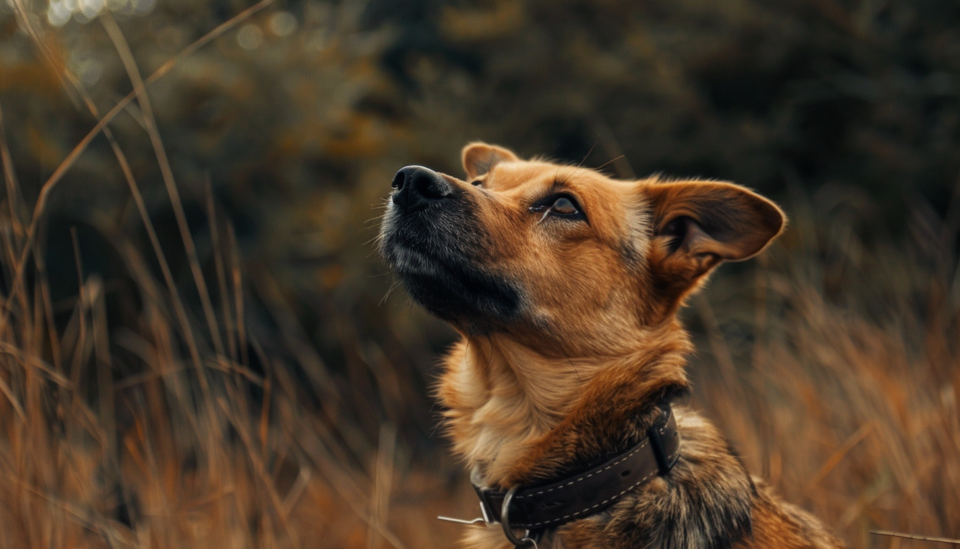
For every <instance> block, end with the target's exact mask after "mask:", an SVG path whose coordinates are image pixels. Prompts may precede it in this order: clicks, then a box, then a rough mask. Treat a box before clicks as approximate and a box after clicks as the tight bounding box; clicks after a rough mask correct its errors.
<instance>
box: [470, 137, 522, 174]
mask: <svg viewBox="0 0 960 549" xmlns="http://www.w3.org/2000/svg"><path fill="white" fill-rule="evenodd" d="M460 157H461V159H462V160H463V169H464V171H465V172H467V179H474V178H476V177H480V176H481V175H483V174H485V173H487V172H489V171H490V170H492V169H493V167H494V166H496V165H497V164H499V163H500V162H516V161H518V160H520V159H519V158H517V155H515V154H513V153H512V152H510V151H509V150H507V149H504V148H503V147H498V146H496V145H488V144H486V143H481V142H475V143H470V144H469V145H467V146H466V147H464V148H463V151H462V152H461V153H460Z"/></svg>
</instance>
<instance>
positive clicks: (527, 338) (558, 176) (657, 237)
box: [381, 143, 842, 549]
mask: <svg viewBox="0 0 960 549" xmlns="http://www.w3.org/2000/svg"><path fill="white" fill-rule="evenodd" d="M463 165H464V168H465V170H466V173H467V176H468V179H467V181H461V180H459V179H456V178H453V177H450V176H447V175H442V174H435V173H433V172H429V173H431V174H433V175H434V176H436V177H437V178H438V180H439V183H438V185H439V186H440V187H442V192H439V194H437V193H435V194H436V196H435V197H434V198H435V199H434V200H432V201H430V202H429V203H428V204H427V205H426V206H423V205H422V204H421V209H418V210H417V211H404V208H403V207H400V205H399V204H391V205H390V206H389V208H388V212H387V214H386V216H385V219H384V223H383V229H382V239H381V251H382V253H383V255H384V257H385V258H386V260H387V261H388V263H390V265H391V267H392V268H393V269H394V270H395V271H396V272H397V274H398V275H399V277H400V279H401V280H402V281H403V282H404V284H405V286H406V287H407V289H408V291H409V292H410V294H411V295H412V296H413V298H414V299H415V300H417V301H418V302H419V303H421V304H423V305H424V306H425V307H426V308H427V309H428V310H430V311H431V312H433V313H434V314H436V315H437V316H439V317H441V318H443V319H445V320H447V321H448V322H450V323H451V324H452V325H453V326H454V327H455V328H456V329H457V330H458V332H459V333H460V334H461V335H462V339H461V341H460V342H459V343H458V344H456V346H455V347H454V348H453V350H452V351H451V352H450V353H449V355H448V356H447V357H446V359H445V361H444V363H445V371H444V373H443V376H442V380H441V383H440V388H439V396H440V399H441V401H442V403H443V404H444V406H445V407H446V418H447V424H448V427H449V435H450V437H451V438H452V440H453V447H454V450H455V452H456V453H457V454H458V455H460V456H462V457H463V458H464V459H465V461H466V463H467V465H468V466H469V467H470V469H471V471H472V472H473V477H474V479H475V480H478V481H479V482H481V483H482V484H483V485H485V486H487V487H493V488H497V489H506V488H509V487H512V486H516V485H530V484H533V483H537V482H543V481H547V480H550V479H555V478H558V477H562V476H565V475H569V474H573V473H576V472H579V471H584V470H587V469H589V468H591V467H594V466H596V465H597V464H599V463H602V462H603V461H605V460H606V459H608V458H609V457H611V456H612V455H615V454H617V453H619V452H621V451H623V450H625V449H626V448H629V447H630V446H632V445H634V444H636V443H637V442H638V441H639V440H641V439H642V437H643V436H644V433H645V432H646V430H647V428H648V427H649V425H650V424H651V423H652V422H653V420H654V418H655V417H656V413H657V408H656V404H657V403H658V402H661V401H662V400H663V399H672V398H674V397H676V396H680V395H682V394H683V393H685V392H686V391H687V389H688V381H687V377H686V374H685V355H686V354H687V353H688V352H689V351H690V350H691V348H690V342H689V338H688V336H687V334H686V332H685V331H684V330H683V329H682V328H681V326H680V324H679V322H678V321H677V319H676V311H677V309H678V308H679V307H680V306H681V305H682V303H683V301H684V299H685V298H686V297H687V296H688V295H690V293H691V292H693V291H694V290H696V288H697V287H698V286H699V285H701V284H702V282H703V281H704V279H705V278H706V277H707V275H708V274H709V273H710V272H711V271H712V270H713V269H714V268H715V267H716V266H717V265H718V264H719V263H721V262H722V261H724V260H730V261H737V260H743V259H747V258H749V257H752V256H754V255H756V254H757V253H759V252H760V251H761V250H763V249H764V248H765V247H766V246H767V244H768V243H769V242H770V241H771V240H772V239H773V238H775V237H776V236H777V235H779V234H780V232H781V230H782V228H783V225H784V221H785V218H784V215H783V213H782V212H781V211H780V209H779V208H778V207H777V206H776V205H774V204H773V203H772V202H770V201H768V200H766V199H765V198H762V197H760V196H758V195H756V194H754V193H752V192H750V191H748V190H747V189H744V188H742V187H739V186H736V185H733V184H730V183H722V182H712V181H660V180H658V179H657V178H651V179H646V180H641V181H617V180H613V179H610V178H608V177H606V176H604V175H603V174H601V173H599V172H597V171H594V170H589V169H585V168H579V167H572V166H565V165H558V164H555V163H550V162H545V161H521V160H520V159H518V158H517V157H516V156H515V155H514V154H513V153H512V152H510V151H508V150H506V149H503V148H500V147H495V146H491V145H486V144H483V143H474V144H471V145H468V146H467V147H465V148H464V150H463ZM398 177H401V176H399V175H398ZM401 183H402V181H401ZM408 184H409V182H408ZM398 192H399V191H398ZM441 195H442V196H441ZM558 195H561V196H566V197H568V198H569V199H571V200H573V201H575V205H576V206H577V209H578V210H579V212H580V213H579V215H576V214H574V215H563V214H562V212H561V211H560V210H550V208H549V206H550V204H552V203H553V202H552V201H553V200H554V198H552V197H556V196H558ZM544 205H546V206H544ZM563 211H567V210H563ZM674 410H675V413H676V415H677V420H678V430H679V432H680V436H681V439H682V450H681V456H680V458H679V461H678V462H677V464H676V466H675V467H674V468H673V470H672V471H671V472H670V473H669V475H667V476H664V477H658V478H656V479H654V480H653V481H650V482H648V483H646V484H644V485H642V486H640V487H639V488H637V489H636V490H635V491H633V492H631V493H629V494H628V495H627V496H625V497H624V498H622V499H621V500H620V501H619V502H617V503H616V504H615V505H614V506H612V507H610V508H608V509H607V510H605V511H603V512H601V513H598V514H596V515H593V516H591V517H588V518H585V519H581V520H577V521H575V522H572V523H569V524H566V525H564V526H561V527H559V528H557V529H555V530H553V531H549V532H547V533H546V534H545V537H544V539H543V540H541V542H540V544H539V546H540V547H541V548H544V547H564V548H619V547H623V548H627V547H630V548H635V547H650V548H654V547H656V548H661V547H663V548H688V547H689V548H694V547H696V548H700V547H708V548H722V547H743V548H747V547H751V548H753V547H756V548H760V547H783V548H799V547H842V545H841V544H840V542H839V541H837V540H836V539H835V538H834V537H832V536H831V535H830V534H829V533H827V531H826V530H825V529H824V528H823V527H822V526H821V525H820V524H819V523H818V522H817V521H816V520H815V519H814V518H812V517H811V516H810V515H808V514H806V513H805V512H803V511H801V510H799V509H797V508H796V507H793V506H791V505H788V504H786V503H783V502H781V501H779V500H777V499H776V498H775V497H774V496H773V495H771V493H770V491H769V490H768V489H767V488H766V486H764V484H763V483H762V482H761V481H759V480H756V479H752V478H751V477H750V475H749V474H748V473H747V471H746V470H745V468H744V466H743V464H742V463H741V461H740V460H739V459H738V457H737V455H736V454H735V453H734V452H733V451H732V450H731V448H730V446H729V444H728V443H727V442H726V440H725V439H724V438H723V437H722V436H721V435H720V434H719V432H718V431H717V430H716V428H714V427H713V426H712V425H711V424H710V423H709V422H707V421H706V420H705V419H703V418H702V417H701V416H700V415H699V414H697V413H696V412H694V411H692V410H690V409H688V408H687V407H684V406H681V405H679V404H676V403H675V404H674ZM466 542H467V543H466V545H467V546H469V547H474V548H477V549H486V548H503V547H510V545H509V543H507V542H506V540H505V538H504V536H503V533H502V531H501V530H500V528H499V527H498V526H490V527H469V530H468V534H467V537H466Z"/></svg>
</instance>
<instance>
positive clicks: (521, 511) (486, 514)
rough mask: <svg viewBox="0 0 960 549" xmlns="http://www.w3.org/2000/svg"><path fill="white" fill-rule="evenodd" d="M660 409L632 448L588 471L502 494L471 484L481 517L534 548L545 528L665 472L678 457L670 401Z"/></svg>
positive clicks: (521, 544) (581, 514)
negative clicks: (481, 512) (521, 533)
mask: <svg viewBox="0 0 960 549" xmlns="http://www.w3.org/2000/svg"><path fill="white" fill-rule="evenodd" d="M662 409H663V414H661V415H660V417H659V418H658V419H657V421H655V422H654V424H653V426H651V427H650V429H648V430H647V436H645V437H644V438H643V440H641V441H640V442H639V443H638V444H637V445H636V446H634V447H632V448H630V449H628V450H627V451H625V452H623V453H622V454H619V455H617V456H615V457H613V458H612V459H610V460H609V461H607V462H606V463H603V464H601V465H598V466H597V467H594V468H593V469H590V470H589V471H585V472H583V473H579V474H577V475H574V476H571V477H566V478H562V479H558V480H555V481H553V482H551V483H549V484H540V485H533V486H514V487H513V488H511V489H509V490H507V491H505V492H502V491H495V490H490V489H484V488H481V487H479V486H477V485H476V483H474V486H473V488H474V489H475V490H476V491H477V495H478V496H479V497H480V508H481V510H482V511H483V521H484V522H486V523H488V524H490V523H500V524H501V526H503V532H504V535H506V537H507V539H508V540H510V542H511V543H513V544H514V546H516V547H531V546H532V547H536V540H537V539H539V537H540V535H542V534H543V532H544V531H545V530H547V529H550V528H554V527H557V526H560V525H562V524H566V523H568V522H572V521H574V520H577V519H580V518H584V517H588V516H590V515H594V514H596V513H599V512H600V511H602V510H604V509H606V508H607V507H610V506H611V505H613V504H614V503H616V502H617V501H619V500H620V498H622V497H623V496H624V495H626V494H627V493H628V492H630V491H631V490H633V489H635V488H637V487H638V486H640V485H642V484H644V483H646V482H647V481H649V480H651V479H653V478H655V477H656V476H657V475H661V476H662V475H666V474H668V473H669V472H670V469H671V468H673V465H674V464H675V463H676V462H677V458H678V457H679V456H680V434H679V433H678V432H677V422H676V418H675V417H674V414H673V410H672V409H671V407H670V405H669V404H664V405H662ZM514 529H520V530H525V534H524V536H523V537H521V538H517V537H516V535H515V533H514Z"/></svg>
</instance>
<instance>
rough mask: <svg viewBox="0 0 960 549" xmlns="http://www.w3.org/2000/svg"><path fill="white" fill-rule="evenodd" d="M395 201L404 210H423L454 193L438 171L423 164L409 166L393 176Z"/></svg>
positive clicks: (392, 184) (392, 185)
mask: <svg viewBox="0 0 960 549" xmlns="http://www.w3.org/2000/svg"><path fill="white" fill-rule="evenodd" d="M390 186H391V187H393V188H394V189H396V191H395V192H394V193H393V203H394V204H396V205H397V206H400V207H401V208H403V209H404V211H416V210H421V209H423V208H426V207H427V206H429V205H430V204H431V203H432V202H436V201H438V200H443V199H445V198H447V197H449V196H450V195H451V194H453V189H452V188H451V187H450V184H449V183H447V182H446V181H445V180H444V179H443V177H441V176H440V174H438V173H437V172H435V171H433V170H430V169H427V168H424V167H423V166H407V167H406V168H402V169H401V170H400V171H398V172H397V175H395V176H394V177H393V183H391V184H390Z"/></svg>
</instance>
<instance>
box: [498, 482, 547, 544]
mask: <svg viewBox="0 0 960 549" xmlns="http://www.w3.org/2000/svg"><path fill="white" fill-rule="evenodd" d="M517 488H519V486H514V487H513V488H511V489H510V490H508V491H507V495H506V497H504V498H503V507H501V508H500V525H501V526H503V535H504V536H507V541H509V542H510V543H512V544H513V546H514V547H532V548H533V549H538V548H537V541H536V540H535V539H533V538H532V537H530V530H524V531H523V537H522V538H517V536H516V535H514V533H513V528H511V527H510V503H512V502H513V495H514V494H515V493H517Z"/></svg>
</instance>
